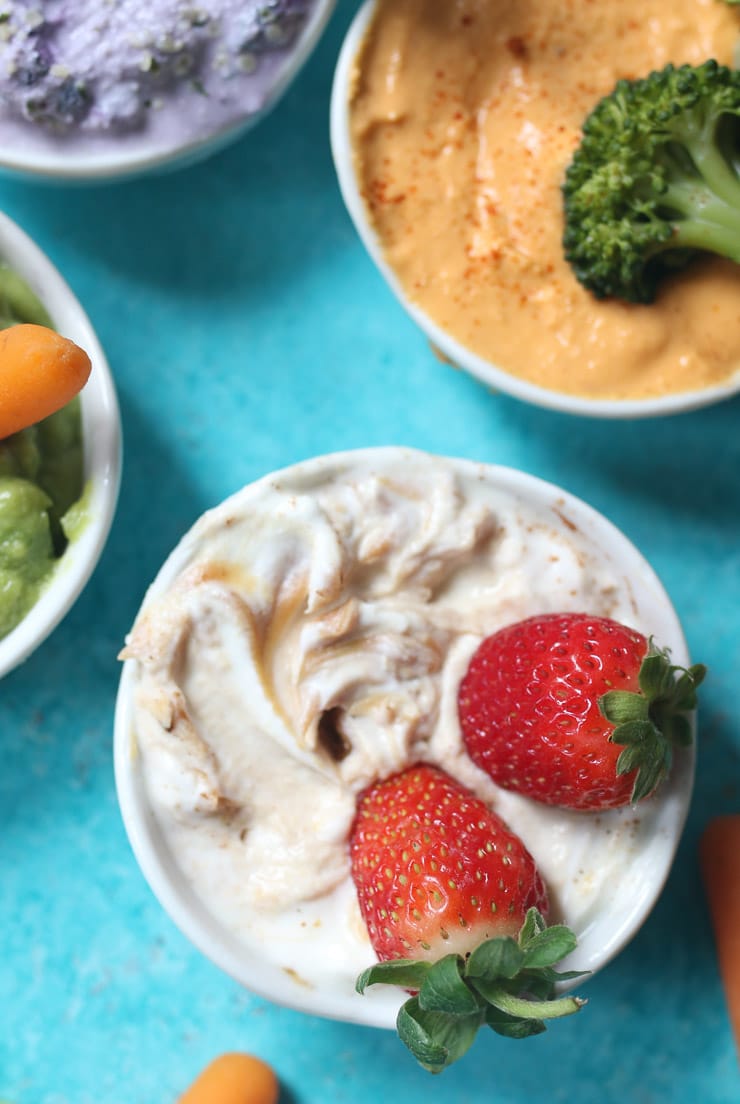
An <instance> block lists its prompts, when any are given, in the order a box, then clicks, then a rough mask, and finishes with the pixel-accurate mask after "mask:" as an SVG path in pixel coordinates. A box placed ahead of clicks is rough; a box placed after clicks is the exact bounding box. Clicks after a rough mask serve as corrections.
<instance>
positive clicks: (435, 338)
mask: <svg viewBox="0 0 740 1104" xmlns="http://www.w3.org/2000/svg"><path fill="white" fill-rule="evenodd" d="M374 9H375V0H365V3H364V4H363V5H362V7H361V8H360V10H359V11H358V13H357V15H356V16H355V18H354V20H353V22H352V24H351V26H350V28H349V31H348V32H347V35H346V38H345V40H344V43H343V45H342V49H341V52H340V54H339V59H338V62H337V67H336V72H335V76H334V85H333V88H332V97H331V147H332V154H333V157H334V164H335V167H336V172H337V177H338V179H339V187H340V189H341V192H342V196H343V198H344V202H345V204H346V206H347V210H348V211H349V214H350V217H351V218H352V221H353V222H354V224H355V228H356V230H357V232H358V234H359V236H360V238H361V239H362V242H363V244H364V245H365V248H366V249H367V251H368V253H369V254H370V256H371V258H372V260H373V261H374V262H375V264H376V265H377V267H378V268H379V269H380V272H381V273H382V275H383V276H384V277H385V279H386V281H387V282H388V285H389V286H390V288H391V290H392V291H393V292H394V294H395V295H396V296H397V298H398V299H399V301H400V303H401V305H402V306H403V307H404V308H405V310H406V311H407V312H408V313H409V314H410V315H411V317H412V318H413V319H414V321H415V322H416V323H417V325H418V326H419V327H420V328H421V329H422V330H423V331H424V333H425V334H426V335H427V337H428V338H429V340H430V341H431V342H432V344H433V345H434V346H436V348H437V349H439V350H440V351H441V352H442V353H443V354H444V356H445V357H446V358H447V359H449V360H450V361H451V362H452V363H453V364H455V365H457V366H458V367H459V368H463V369H464V370H465V371H466V372H469V373H470V374H471V375H472V376H475V377H476V378H477V379H479V380H480V381H481V382H482V383H484V384H486V385H487V386H488V387H490V388H492V389H493V390H496V391H503V392H504V393H506V394H508V395H512V396H514V398H517V399H521V400H522V401H524V402H528V403H532V404H534V405H535V406H542V407H547V408H549V409H551V410H558V411H562V412H564V413H568V414H579V415H586V416H590V417H596V418H648V417H658V416H664V415H669V414H679V413H682V412H684V411H689V410H695V409H698V408H699V407H702V406H709V405H711V404H713V403H717V402H720V401H722V400H724V399H729V398H731V397H732V396H733V395H736V394H738V392H740V368H738V371H737V373H736V374H735V375H734V376H733V377H732V378H731V379H729V380H727V382H725V383H723V384H721V385H718V386H716V387H706V388H703V389H701V390H696V391H684V392H681V393H679V394H672V395H665V396H661V397H657V398H649V399H589V398H579V397H578V396H577V395H567V394H563V393H562V392H559V391H552V390H549V389H547V388H545V387H540V386H537V385H536V384H533V383H529V382H527V381H526V380H523V379H520V378H519V377H517V376H514V375H511V374H510V373H509V372H507V371H505V370H504V369H503V368H502V367H500V366H499V365H497V364H493V363H492V362H490V361H487V360H484V359H483V358H482V357H480V356H477V355H476V354H474V353H472V352H471V351H470V350H469V349H467V348H465V346H463V345H461V344H460V342H458V341H456V340H455V339H454V338H453V337H451V336H450V335H449V334H448V333H447V332H446V331H445V330H443V329H441V328H440V327H439V326H438V325H437V324H436V322H434V320H433V319H432V318H430V317H429V316H428V315H427V314H425V313H424V312H423V311H422V310H420V309H419V307H417V306H416V305H415V304H414V303H413V302H411V301H410V300H409V299H408V297H407V295H406V293H405V292H404V290H403V288H402V287H401V284H400V282H399V280H398V278H397V277H396V275H395V273H394V272H393V270H392V269H391V267H390V266H389V265H388V263H387V262H386V260H385V257H384V256H383V250H382V247H381V245H380V242H379V240H378V237H377V235H376V233H375V231H374V229H373V227H372V225H371V223H370V219H369V217H368V212H367V208H366V206H365V203H364V201H363V199H362V196H361V194H360V190H359V185H358V180H357V173H356V170H355V163H354V158H353V154H352V143H351V139H350V130H349V96H350V89H351V85H352V72H353V69H354V65H355V59H356V57H357V54H358V51H359V49H360V46H361V44H362V40H363V37H364V35H365V31H366V30H367V27H368V25H369V23H370V20H371V19H372V16H373V12H374Z"/></svg>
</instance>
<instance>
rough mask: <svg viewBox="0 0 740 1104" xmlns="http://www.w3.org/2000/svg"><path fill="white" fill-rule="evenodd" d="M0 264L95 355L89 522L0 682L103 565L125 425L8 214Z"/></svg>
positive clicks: (73, 311)
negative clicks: (14, 273) (13, 274)
mask: <svg viewBox="0 0 740 1104" xmlns="http://www.w3.org/2000/svg"><path fill="white" fill-rule="evenodd" d="M0 260H2V261H4V262H6V263H7V264H8V265H9V266H10V268H12V269H14V270H15V271H16V272H17V273H18V274H19V275H20V276H22V277H23V279H24V280H25V281H26V283H27V284H28V285H29V286H30V287H31V289H32V290H33V291H34V292H35V293H36V295H37V296H38V297H39V299H40V300H41V302H42V303H43V304H44V306H45V307H46V309H47V311H48V312H49V314H50V315H51V318H52V321H53V323H54V326H55V327H56V329H58V330H59V332H60V333H61V334H63V335H64V336H65V337H69V338H70V339H71V340H72V341H75V342H76V343H77V344H78V345H79V346H81V347H82V348H83V349H85V351H86V352H87V353H88V355H89V356H90V359H91V361H92V371H91V373H90V378H89V380H88V382H87V384H86V385H85V387H84V388H83V390H82V394H81V403H82V434H83V450H84V477H85V481H86V482H87V483H89V484H90V490H89V498H88V507H87V520H86V522H85V524H84V527H83V529H82V531H81V532H80V533H79V535H78V536H77V537H75V539H74V540H73V541H71V542H70V544H69V545H68V547H67V548H66V549H65V551H64V554H63V556H62V557H61V558H60V560H59V562H58V564H57V566H56V567H55V569H54V573H53V575H52V577H51V579H50V580H49V582H48V583H47V585H46V587H45V589H44V591H43V593H42V594H41V596H40V598H39V600H38V602H36V604H35V606H34V607H33V608H32V609H31V610H30V611H29V612H28V613H27V614H26V616H25V617H24V618H23V620H22V621H21V622H20V624H19V625H17V626H16V628H15V629H13V630H12V631H11V632H10V633H9V634H8V635H7V636H5V637H4V638H3V639H2V640H0V678H2V677H3V675H6V674H8V672H9V671H12V670H13V668H14V667H17V666H18V664H19V663H22V662H23V660H25V659H27V658H28V656H29V655H30V654H31V652H33V651H34V649H36V648H37V647H38V646H39V644H41V643H42V641H43V640H45V639H46V637H47V636H48V635H49V633H50V632H51V631H52V629H54V628H55V627H56V625H58V624H59V622H60V621H61V620H62V618H63V617H64V615H65V614H66V613H67V611H68V610H69V609H70V608H71V606H72V604H73V603H74V601H75V600H76V598H77V597H78V595H79V594H80V592H81V591H82V589H83V587H84V586H85V584H86V583H87V581H88V579H89V578H90V575H91V574H92V572H93V570H94V568H95V565H96V564H97V562H98V560H99V558H100V555H101V552H102V551H103V547H104V545H105V541H106V538H107V536H108V531H109V529H110V526H111V522H112V520H113V514H114V512H115V507H116V501H117V498H118V486H119V481H120V471H121V424H120V418H119V413H118V402H117V399H116V393H115V388H114V386H113V379H112V377H111V374H110V369H109V368H108V363H107V361H106V359H105V354H104V353H103V350H102V348H101V346H100V342H99V341H98V339H97V337H96V335H95V332H94V330H93V328H92V326H91V324H90V321H89V319H88V317H87V315H86V314H85V312H84V311H83V309H82V307H81V306H80V303H79V302H78V300H77V299H76V298H75V296H74V294H73V293H72V291H71V289H70V288H69V286H68V285H67V283H66V282H65V281H64V280H63V278H62V276H61V275H60V274H59V272H58V271H57V269H56V268H55V267H54V266H53V265H52V263H51V261H50V260H49V259H48V258H47V257H46V256H45V254H44V253H42V252H41V250H40V249H39V247H38V246H37V245H36V244H35V243H34V242H33V241H32V240H31V239H30V238H29V237H28V235H27V234H25V233H24V231H23V230H21V229H20V227H18V226H16V224H15V223H14V222H12V221H11V220H10V219H9V218H7V216H6V215H3V214H0Z"/></svg>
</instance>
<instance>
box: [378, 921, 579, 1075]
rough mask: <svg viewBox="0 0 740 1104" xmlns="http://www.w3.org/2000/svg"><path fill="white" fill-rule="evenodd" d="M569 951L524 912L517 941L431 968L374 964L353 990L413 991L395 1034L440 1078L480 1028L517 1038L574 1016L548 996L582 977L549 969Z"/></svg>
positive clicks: (568, 936) (568, 939)
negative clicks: (561, 984)
mask: <svg viewBox="0 0 740 1104" xmlns="http://www.w3.org/2000/svg"><path fill="white" fill-rule="evenodd" d="M575 946H576V938H575V936H574V935H573V932H572V931H571V930H570V929H569V928H567V927H565V926H564V925H562V924H556V925H553V926H552V927H549V928H548V927H547V926H546V924H545V921H544V919H543V917H542V915H541V913H540V912H539V911H538V910H537V909H536V908H530V909H529V910H528V912H527V914H526V918H525V920H524V923H523V925H522V927H521V929H520V931H519V934H518V936H517V938H516V939H514V938H512V937H511V936H499V937H496V938H494V939H488V940H486V941H485V942H484V943H481V944H480V946H478V947H477V948H476V949H475V950H474V951H473V952H472V953H471V954H469V955H459V954H449V955H445V956H444V957H443V958H441V959H439V961H437V962H435V963H433V964H432V963H429V962H416V961H406V960H399V959H396V960H394V961H391V962H381V963H378V964H377V965H375V966H371V967H370V968H369V969H367V970H365V971H364V972H363V973H362V974H361V975H360V977H359V978H358V980H357V991H358V992H359V993H363V992H364V991H365V989H366V987H367V986H368V985H376V984H386V985H400V986H402V987H403V988H405V989H416V990H418V991H417V993H416V995H414V996H412V997H410V998H409V1000H407V1001H406V1003H405V1004H404V1005H403V1007H402V1008H401V1010H400V1011H399V1014H398V1019H397V1021H396V1026H397V1028H398V1034H399V1036H400V1038H401V1040H402V1042H403V1043H405V1045H406V1046H407V1047H408V1049H409V1050H410V1051H411V1053H412V1054H413V1055H414V1057H415V1058H416V1060H417V1061H418V1062H419V1063H420V1064H421V1065H422V1066H423V1067H424V1068H425V1069H427V1070H429V1071H430V1072H431V1073H441V1071H442V1070H443V1069H446V1068H447V1066H449V1065H452V1063H453V1062H455V1061H457V1059H458V1058H460V1057H462V1055H463V1054H464V1053H465V1052H466V1051H467V1050H468V1049H469V1048H470V1046H471V1045H472V1043H473V1040H474V1039H475V1036H476V1034H477V1032H478V1030H479V1028H480V1027H482V1026H487V1027H490V1028H491V1029H492V1030H493V1031H495V1032H496V1033H497V1034H499V1035H505V1036H508V1037H509V1038H513V1039H522V1038H525V1037H526V1036H528V1035H535V1034H539V1033H540V1032H542V1031H544V1030H545V1029H546V1025H545V1021H546V1020H549V1019H556V1018H560V1017H562V1016H569V1015H572V1014H573V1013H574V1012H577V1011H578V1010H579V1009H580V1008H581V1007H582V1006H583V1004H584V1001H582V1000H581V999H580V998H578V997H568V996H565V997H556V996H555V990H556V986H557V984H558V983H559V982H563V981H566V980H571V979H573V978H576V977H581V976H582V973H581V972H580V971H569V972H566V973H559V972H558V971H556V970H555V969H554V967H555V965H556V964H557V963H558V962H560V960H561V959H562V958H565V957H566V956H567V955H569V954H570V953H571V951H573V950H574V949H575Z"/></svg>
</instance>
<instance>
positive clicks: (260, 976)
mask: <svg viewBox="0 0 740 1104" xmlns="http://www.w3.org/2000/svg"><path fill="white" fill-rule="evenodd" d="M389 451H392V454H393V455H392V456H391V457H390V458H389V457H388V453H389ZM420 456H421V457H423V454H419V453H416V452H414V451H413V450H403V452H402V451H401V450H397V449H394V450H387V449H378V450H373V449H370V450H361V451H359V452H355V453H347V454H339V455H338V456H330V457H319V458H317V459H315V460H312V461H307V462H305V463H303V464H300V465H297V466H296V467H294V468H290V469H286V470H285V471H284V472H281V473H273V474H272V475H271V476H268V477H265V480H263V481H260V483H264V482H265V481H266V480H268V479H269V480H271V481H277V482H280V481H281V480H284V479H286V478H290V477H291V476H292V474H293V473H295V472H297V471H298V470H299V469H300V473H301V476H302V477H304V481H303V483H302V485H305V483H306V482H307V481H308V482H310V481H311V480H313V479H314V478H315V476H316V475H317V474H318V475H321V473H322V469H323V471H325V470H326V465H337V464H339V465H342V464H346V463H348V462H356V460H357V458H360V462H361V463H367V464H369V465H370V466H371V467H372V465H373V464H375V465H378V464H385V465H387V464H388V463H389V462H391V463H395V465H396V467H395V469H394V470H397V469H398V465H399V463H400V464H403V463H404V462H405V460H407V459H409V458H410V459H412V460H413V462H418V458H419V457H420ZM445 463H448V464H449V465H450V466H451V467H452V468H453V469H457V470H459V471H461V472H462V473H466V474H467V476H470V475H471V473H474V474H475V478H476V479H477V480H481V479H483V480H485V481H486V485H489V482H490V485H491V486H492V487H493V488H495V489H496V490H498V491H501V492H503V493H505V494H507V495H513V496H516V498H517V501H521V502H523V503H525V504H527V505H531V506H532V507H533V508H535V509H536V510H537V511H538V512H541V513H542V517H543V518H545V519H547V524H548V526H549V525H550V523H551V519H552V522H553V523H554V524H555V525H559V524H562V525H563V526H565V527H567V529H568V530H569V531H572V530H570V526H571V525H573V526H576V527H577V529H578V530H579V532H580V534H582V535H583V539H584V540H585V541H587V542H588V547H589V549H592V550H593V553H594V554H595V555H596V557H597V558H598V561H599V563H605V564H607V565H608V568H609V572H610V575H611V576H613V577H614V578H615V580H616V585H617V587H618V589H619V590H620V592H621V593H622V595H623V597H624V600H625V601H629V608H631V609H633V610H635V611H639V621H640V623H641V624H645V625H649V626H650V631H652V632H653V633H654V635H655V637H656V639H658V640H659V641H660V642H661V644H662V645H664V646H667V647H669V648H670V649H671V654H672V657H673V661H674V662H675V663H677V664H680V665H686V664H687V663H688V654H687V648H686V643H685V640H684V637H683V634H682V631H681V627H680V624H679V621H678V618H677V616H676V613H675V611H674V609H673V607H672V605H671V602H670V600H669V598H668V596H667V594H666V592H665V590H664V589H663V587H662V585H661V583H660V581H659V580H658V578H657V577H656V575H655V573H654V572H653V570H652V569H651V568H650V566H649V565H648V564H647V562H646V561H645V560H644V559H643V557H642V556H641V555H640V553H639V552H638V551H637V549H636V548H635V547H634V546H633V545H632V544H631V543H630V542H629V541H628V540H627V538H626V537H625V536H624V535H623V534H622V533H621V532H619V530H617V529H615V527H614V526H613V525H612V524H611V523H610V522H609V521H607V520H606V519H605V518H604V517H603V516H602V515H600V514H598V513H597V512H596V511H594V510H593V509H591V507H589V506H587V505H586V504H585V503H583V502H581V501H580V500H578V499H576V498H574V497H573V496H572V495H569V494H567V493H566V492H564V491H562V490H561V489H560V488H558V487H555V486H553V485H552V484H549V483H545V482H543V481H541V480H538V479H535V478H533V477H531V476H528V475H525V474H523V473H522V472H519V471H514V470H512V469H508V468H502V467H493V466H486V465H477V464H474V463H473V462H471V461H463V460H450V461H445ZM332 470H335V469H334V468H332ZM383 470H386V469H383ZM260 483H258V484H252V485H251V487H250V488H245V491H243V492H240V493H239V495H241V496H244V495H245V494H247V496H248V494H249V493H252V492H254V491H255V489H258V488H259V487H260ZM311 485H313V484H312V483H311ZM239 495H237V496H234V497H232V499H229V500H227V503H228V505H226V504H224V505H225V507H226V509H227V510H228V511H234V510H237V512H238V510H239V509H240V508H244V505H246V502H248V501H250V499H249V498H248V497H247V498H246V499H244V498H240V497H239ZM237 500H238V501H239V503H241V504H242V505H241V506H239V505H234V503H235V502H237ZM224 516H229V517H232V516H236V515H234V514H233V513H229V514H227V515H224ZM563 516H564V517H565V519H566V520H565V521H563V520H562V518H563ZM558 519H560V520H558ZM192 547H193V546H192V543H190V542H189V541H188V537H185V538H184V539H183V541H181V542H180V544H179V545H178V546H177V548H176V549H175V550H174V551H173V553H172V554H171V556H170V557H169V558H168V560H167V561H166V562H165V564H164V565H163V567H162V569H161V571H160V572H159V574H158V576H157V578H156V580H155V581H154V583H153V585H152V587H151V588H150V590H149V591H148V593H147V597H146V599H145V603H144V605H145V606H146V605H147V603H149V602H150V601H151V600H152V599H155V598H156V597H157V596H158V595H161V594H162V593H163V592H164V591H165V590H167V588H168V587H169V585H170V584H171V583H172V581H173V580H174V579H175V577H176V576H177V575H178V574H179V573H180V571H181V570H182V569H183V567H184V565H185V564H188V563H191V562H192ZM622 588H624V589H623V590H622ZM636 616H638V614H636ZM136 667H137V664H136V661H134V660H128V661H126V663H125V664H124V670H123V674H122V678H121V683H120V689H119V693H118V700H117V706H116V716H115V735H114V745H115V747H114V758H115V773H116V784H117V789H118V798H119V802H120V807H121V811H122V815H123V820H124V823H125V826H126V830H127V833H128V836H129V840H130V842H131V845H132V848H133V851H134V854H135V856H136V858H137V860H138V862H139V865H140V867H141V869H142V871H143V874H144V876H145V878H146V879H147V881H148V882H149V885H150V887H151V889H152V890H153V892H154V894H155V895H156V897H157V898H158V899H159V901H160V903H161V904H162V906H163V907H164V909H165V910H166V912H167V913H168V914H169V915H170V917H171V918H172V920H173V921H174V922H175V924H176V925H177V926H178V927H179V928H180V930H181V931H182V932H183V933H184V934H185V935H186V936H187V937H188V938H189V939H190V940H191V941H192V942H193V943H194V944H195V946H196V947H197V948H199V949H200V950H201V951H202V952H203V953H204V954H205V955H207V956H208V957H209V958H210V959H211V960H212V961H213V962H214V963H216V964H217V965H218V966H219V967H221V968H222V969H223V970H225V971H226V972H227V973H228V974H230V975H231V976H232V977H233V978H235V979H236V980H237V981H238V982H240V983H241V984H242V985H244V986H245V987H246V988H248V989H250V990H252V991H254V992H256V993H258V994H260V995H262V996H264V997H267V998H269V999H271V1000H273V1001H275V1002H277V1003H279V1004H284V1005H288V1006H290V1007H293V1008H296V1009H298V1010H301V1011H304V1012H309V1013H313V1014H316V1015H321V1016H326V1017H330V1018H336V1019H342V1020H347V1021H350V1022H358V1023H364V1024H369V1025H373V1026H377V1027H383V1028H390V1027H393V1025H394V1022H395V1016H396V1013H397V1010H398V1006H399V1003H400V1000H401V997H399V995H398V993H397V991H394V990H388V989H387V988H386V987H383V986H380V987H378V988H377V989H373V990H369V991H368V992H367V993H366V994H365V996H363V997H360V996H358V995H357V994H355V993H354V992H352V988H351V985H347V986H346V990H345V991H342V992H336V991H322V989H321V987H320V985H309V984H306V983H305V982H303V983H298V981H297V979H296V978H295V977H293V976H291V971H290V970H288V969H286V968H285V967H282V966H280V965H278V964H276V962H275V961H274V960H273V961H270V958H269V956H268V953H267V951H266V950H262V953H260V949H250V948H249V947H247V946H245V944H244V942H242V941H241V940H240V939H239V938H238V937H237V934H236V933H234V931H233V930H229V929H227V927H226V925H225V924H224V923H222V922H220V920H219V918H218V916H217V915H216V914H215V912H211V911H210V908H209V905H210V904H211V902H210V901H209V902H208V903H206V901H204V899H203V897H202V895H198V894H196V892H195V891H194V888H193V886H192V885H191V884H190V883H189V881H188V879H187V878H186V876H185V875H184V874H183V871H182V868H181V867H180V866H179V865H178V863H177V861H176V858H175V856H174V854H173V852H172V851H171V850H170V848H169V846H168V842H167V838H166V834H165V832H164V831H163V829H162V827H161V823H160V821H159V820H158V817H157V815H156V814H155V811H154V809H153V807H152V803H151V801H150V799H149V797H148V790H147V783H146V779H145V777H144V770H143V767H142V756H141V754H140V751H139V743H138V740H137V735H136V731H135V728H134V712H133V707H132V693H133V689H134V686H135V679H136V673H137V672H136ZM693 771H694V751H693V749H691V750H687V751H686V753H685V754H684V753H681V754H679V755H678V756H677V758H676V762H675V765H674V769H673V771H672V773H671V776H670V778H669V779H668V780H667V782H666V783H665V784H664V785H663V786H662V787H661V790H660V792H659V795H658V796H657V797H656V798H655V799H651V801H650V803H649V808H648V807H647V806H645V807H644V808H643V809H641V811H640V823H641V827H640V845H639V848H638V847H635V848H633V853H632V855H631V857H630V861H629V862H624V863H623V862H622V859H621V858H620V860H619V861H618V863H617V864H616V867H617V870H616V873H615V874H614V876H613V878H612V875H611V874H610V875H609V878H610V879H612V880H610V881H609V887H610V889H609V891H610V893H611V888H612V885H613V883H616V884H615V887H614V894H613V896H612V898H611V900H610V903H609V906H608V908H604V909H601V910H599V909H598V906H597V905H591V906H589V909H588V910H587V912H588V919H586V920H584V921H583V923H582V924H581V925H580V930H577V931H576V934H577V936H578V939H579V946H578V949H577V950H576V952H574V954H573V955H572V956H571V958H570V959H569V961H568V964H567V965H568V968H574V969H582V970H590V971H596V970H598V969H600V968H601V967H602V966H604V965H605V963H607V962H608V961H609V960H610V959H611V958H612V957H613V956H614V955H615V954H616V953H617V952H618V951H619V950H620V949H621V948H622V947H623V946H624V945H625V944H626V943H627V942H628V941H629V940H630V939H631V938H632V936H633V935H634V934H635V932H636V931H637V930H638V928H639V927H640V925H641V924H642V923H643V921H644V920H645V918H646V916H647V915H648V913H649V912H650V910H651V908H652V907H653V905H654V903H655V901H656V899H657V897H658V895H659V894H660V892H661V889H662V887H663V884H664V882H665V879H666V877H667V875H668V872H669V870H670V867H671V863H672V861H673V857H674V854H675V850H676V846H677V844H678V841H679V838H680V835H681V831H682V828H683V824H684V820H685V817H686V813H687V810H688V806H689V801H690V797H691V792H692V784H693ZM171 784H172V783H171V782H169V783H168V786H170V787H171ZM504 815H506V814H504ZM568 815H569V816H572V815H573V814H568ZM577 815H578V814H576V816H577ZM509 823H510V824H512V827H515V824H514V822H513V821H511V820H509ZM571 824H572V821H571ZM546 830H547V829H546ZM571 830H572V829H571ZM578 831H579V829H578V828H576V834H578ZM610 831H611V830H610ZM630 831H632V829H630ZM609 834H610V833H607V835H609ZM578 842H579V843H583V840H582V839H580V840H578ZM629 846H630V847H632V844H630V845H629ZM576 850H577V848H575V847H574V848H573V849H572V850H571V851H569V852H568V854H569V858H570V867H572V869H570V870H569V872H568V871H566V872H564V874H563V877H564V878H567V879H570V880H572V881H573V882H574V883H575V882H577V881H578V871H579V870H580V868H581V863H582V861H583V854H582V853H581V854H580V855H577V854H576V853H575V852H576ZM535 858H537V853H536V852H535ZM201 861H205V860H199V862H201ZM557 861H558V863H559V862H560V861H561V856H560V854H559V853H558V858H557ZM564 866H565V867H568V862H567V861H566V862H565V863H564ZM218 869H219V870H221V869H222V867H221V866H219V867H218ZM581 873H582V871H581ZM304 927H305V925H304ZM304 960H305V948H304ZM293 972H294V971H293Z"/></svg>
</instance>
